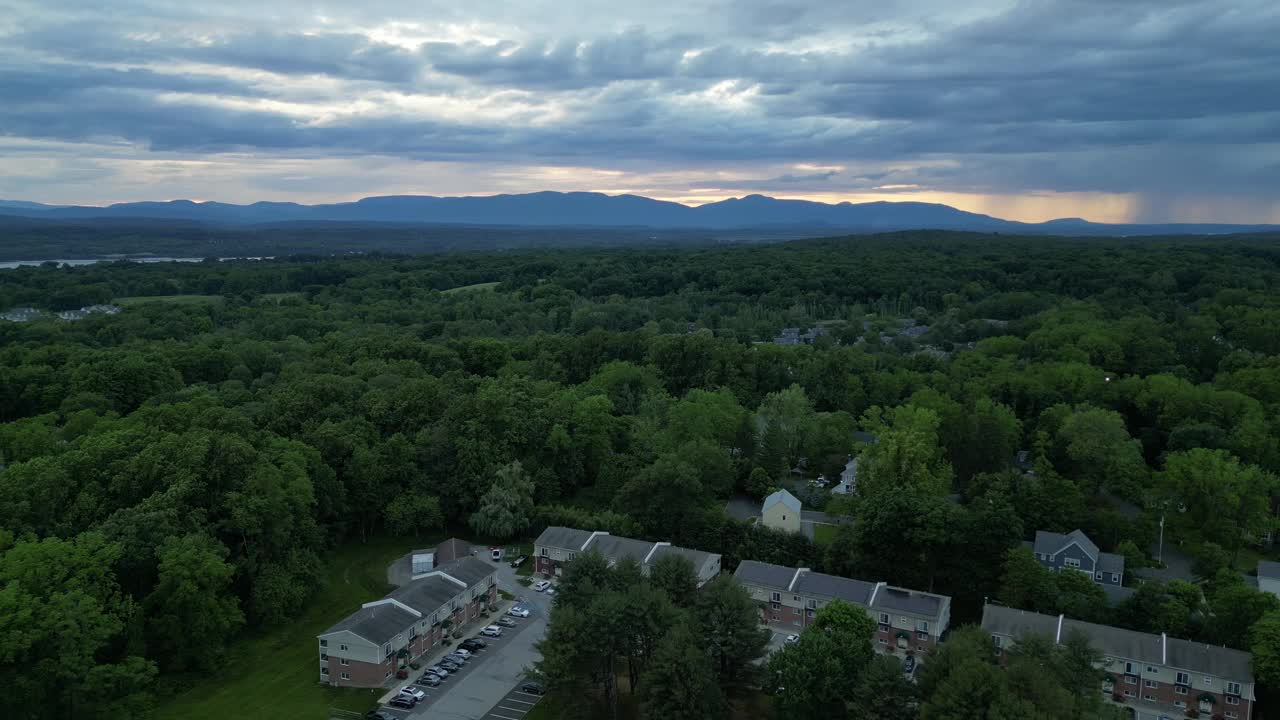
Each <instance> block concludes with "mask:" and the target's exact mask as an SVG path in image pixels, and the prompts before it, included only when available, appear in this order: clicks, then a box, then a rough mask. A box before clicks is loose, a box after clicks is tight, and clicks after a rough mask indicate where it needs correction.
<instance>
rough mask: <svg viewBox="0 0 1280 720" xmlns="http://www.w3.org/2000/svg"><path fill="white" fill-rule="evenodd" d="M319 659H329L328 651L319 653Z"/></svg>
mask: <svg viewBox="0 0 1280 720" xmlns="http://www.w3.org/2000/svg"><path fill="white" fill-rule="evenodd" d="M320 659H321V660H328V659H329V654H328V653H320Z"/></svg>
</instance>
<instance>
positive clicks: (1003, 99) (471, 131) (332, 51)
mask: <svg viewBox="0 0 1280 720" xmlns="http://www.w3.org/2000/svg"><path fill="white" fill-rule="evenodd" d="M1278 38H1280V3H1278V2H1275V0H971V1H970V2H955V1H954V0H896V1H895V2H883V1H877V2H870V1H867V0H843V1H840V2H834V1H832V0H803V1H800V0H645V2H642V3H619V2H617V1H616V0H608V1H606V0H506V1H505V2H495V1H492V0H465V1H461V2H460V1H459V0H449V1H448V2H437V1H436V0H415V1H412V2H406V1H405V0H361V1H360V2H329V1H327V0H311V1H308V2H300V1H296V0H269V1H268V2H263V1H262V0H254V1H252V2H250V1H248V0H220V1H219V2H216V3H192V2H177V1H173V2H159V1H157V0H111V2H109V3H103V2H101V0H93V1H92V2H89V1H87V0H85V1H81V0H36V1H29V0H0V198H4V199H10V200H33V201H40V202H48V203H57V204H93V205H100V204H107V203H112V202H125V201H136V200H170V199H179V198H189V199H193V200H219V201H224V202H241V203H243V202H253V201H257V200H277V201H285V200H290V201H296V202H303V203H320V202H335V201H347V200H354V199H358V198H360V197H365V196H370V195H390V194H432V195H489V194H495V193H508V192H531V191H538V190H566V191H567V190H591V191H598V192H606V193H610V194H617V193H636V194H640V195H646V196H649V197H656V198H661V199H667V200H676V201H680V202H686V203H689V204H699V203H702V202H708V201H714V200H719V199H723V198H726V197H734V196H742V195H747V194H750V193H763V194H768V195H774V196H777V197H789V198H804V199H812V200H821V201H826V202H838V201H844V200H849V201H852V202H861V201H867V200H922V201H929V202H944V203H947V204H950V205H954V206H956V207H959V208H962V209H965V210H970V211H975V212H983V213H988V214H992V215H997V216H1000V217H1005V218H1009V219H1015V220H1026V221H1038V220H1047V219H1051V218H1057V217H1085V218H1087V219H1090V220H1096V221H1106V222H1240V223H1247V222H1272V223H1280V39H1278Z"/></svg>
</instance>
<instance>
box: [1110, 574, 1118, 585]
mask: <svg viewBox="0 0 1280 720" xmlns="http://www.w3.org/2000/svg"><path fill="white" fill-rule="evenodd" d="M1111 582H1113V583H1118V582H1120V576H1119V575H1118V574H1116V573H1111Z"/></svg>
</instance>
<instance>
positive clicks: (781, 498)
mask: <svg viewBox="0 0 1280 720" xmlns="http://www.w3.org/2000/svg"><path fill="white" fill-rule="evenodd" d="M776 503H782V504H783V505H786V506H787V509H789V510H791V511H793V512H796V513H799V512H800V500H798V499H797V498H796V496H795V495H792V494H791V493H789V492H787V491H786V490H779V491H777V492H775V493H774V494H772V495H770V496H769V497H767V498H765V499H764V504H763V505H761V506H760V507H761V508H762V509H764V510H768V509H769V508H770V507H771V506H773V505H774V504H776Z"/></svg>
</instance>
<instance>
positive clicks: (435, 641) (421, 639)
mask: <svg viewBox="0 0 1280 720" xmlns="http://www.w3.org/2000/svg"><path fill="white" fill-rule="evenodd" d="M419 569H421V570H424V571H423V572H419V573H416V574H414V575H413V576H412V578H411V579H410V580H409V582H408V583H407V584H405V585H403V586H401V587H399V588H397V589H396V590H394V591H392V592H391V593H389V594H388V595H387V596H386V597H383V598H381V599H379V600H374V601H372V602H367V603H365V604H364V605H362V606H360V609H359V610H356V611H355V612H353V613H351V614H350V615H348V616H347V617H345V618H343V619H342V620H341V621H340V622H338V623H337V624H335V625H334V626H333V627H331V628H329V629H328V630H325V631H324V632H322V633H320V634H319V635H318V636H317V638H316V639H317V641H318V643H319V647H318V652H319V657H320V665H319V673H320V682H322V683H327V684H329V685H334V686H342V687H378V686H380V685H383V684H385V683H387V682H388V681H389V680H391V679H392V677H393V676H394V675H395V673H396V671H397V670H398V669H399V668H400V667H401V666H404V665H407V664H408V663H410V662H413V661H414V660H416V659H418V658H420V657H422V656H423V655H425V654H427V653H428V652H430V651H431V650H432V648H434V647H436V646H438V645H440V643H441V642H442V641H443V640H444V639H445V637H446V635H447V633H448V631H449V628H451V627H457V626H461V625H464V624H466V623H467V622H470V621H471V620H474V619H476V618H477V617H479V616H480V613H481V612H482V611H483V610H484V608H485V607H486V606H489V605H492V604H494V603H496V602H497V580H496V578H495V570H494V567H493V565H492V564H490V563H487V562H485V561H483V560H480V559H478V558H475V557H471V556H466V557H462V558H459V559H456V560H453V561H451V562H447V563H443V564H439V565H435V566H433V567H431V568H430V569H426V568H419Z"/></svg>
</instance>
